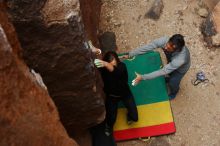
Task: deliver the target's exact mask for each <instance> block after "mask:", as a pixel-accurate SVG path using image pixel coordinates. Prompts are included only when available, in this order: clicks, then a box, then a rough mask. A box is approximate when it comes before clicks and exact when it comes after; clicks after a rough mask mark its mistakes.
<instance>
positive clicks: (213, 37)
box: [202, 2, 220, 47]
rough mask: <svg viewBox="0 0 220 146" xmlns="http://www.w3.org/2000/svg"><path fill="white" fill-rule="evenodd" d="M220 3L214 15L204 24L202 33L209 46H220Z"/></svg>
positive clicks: (214, 10) (213, 12)
mask: <svg viewBox="0 0 220 146" xmlns="http://www.w3.org/2000/svg"><path fill="white" fill-rule="evenodd" d="M219 15H220V2H219V3H218V4H217V5H216V6H215V8H214V9H213V11H212V13H211V14H210V15H209V17H208V18H207V19H206V21H205V22H204V23H203V24H202V33H203V35H204V38H205V40H206V42H207V43H208V46H210V47H212V46H214V47H219V46H220V37H219V36H220V18H219Z"/></svg>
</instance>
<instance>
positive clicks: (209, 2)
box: [200, 0, 220, 10]
mask: <svg viewBox="0 0 220 146" xmlns="http://www.w3.org/2000/svg"><path fill="white" fill-rule="evenodd" d="M200 1H202V2H204V3H205V5H206V6H207V7H208V8H209V10H212V9H213V8H214V7H215V6H216V4H217V3H218V2H219V1H220V0H200Z"/></svg>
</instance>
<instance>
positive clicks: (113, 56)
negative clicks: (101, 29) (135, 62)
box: [103, 51, 120, 63]
mask: <svg viewBox="0 0 220 146" xmlns="http://www.w3.org/2000/svg"><path fill="white" fill-rule="evenodd" d="M113 59H115V60H116V62H117V63H119V62H120V59H119V58H118V55H117V53H116V52H114V51H108V52H106V53H105V55H104V57H103V60H104V61H106V62H111V61H112V60H113Z"/></svg>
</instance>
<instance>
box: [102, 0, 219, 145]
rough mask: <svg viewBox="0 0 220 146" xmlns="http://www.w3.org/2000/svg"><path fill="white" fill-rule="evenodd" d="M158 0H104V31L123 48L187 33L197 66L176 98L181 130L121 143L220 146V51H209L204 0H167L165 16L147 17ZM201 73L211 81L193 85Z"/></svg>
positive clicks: (120, 50)
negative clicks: (204, 29)
mask: <svg viewBox="0 0 220 146" xmlns="http://www.w3.org/2000/svg"><path fill="white" fill-rule="evenodd" d="M152 2H153V0H103V6H102V14H101V20H102V21H101V23H100V27H101V31H113V32H115V33H116V36H117V44H118V47H119V52H126V51H129V50H131V49H134V48H137V47H139V46H141V45H143V44H146V43H148V42H150V41H152V40H154V39H156V38H159V37H161V36H165V35H166V36H171V35H173V34H175V33H181V34H183V35H184V36H185V41H186V44H187V46H188V48H189V50H190V52H191V63H192V65H191V68H190V70H189V71H188V73H187V74H186V75H185V77H184V79H183V80H182V82H181V88H180V92H179V93H178V95H177V97H176V98H175V99H174V100H172V101H171V106H172V110H173V116H174V121H175V124H176V130H177V131H176V133H175V134H171V135H166V136H160V137H152V138H151V139H150V140H148V141H147V142H143V141H141V140H131V141H127V142H120V143H118V146H220V82H219V78H220V65H219V64H220V59H219V57H220V49H219V48H217V49H208V48H207V47H206V46H205V43H204V41H203V36H202V34H201V32H200V25H201V23H202V21H204V20H205V18H202V17H200V16H199V15H198V14H197V11H198V9H200V8H201V7H202V5H201V3H199V2H198V0H163V2H164V9H163V12H162V14H161V17H160V18H159V20H157V21H154V20H151V19H148V18H145V17H144V15H145V13H146V12H147V11H148V10H149V8H150V6H151V4H152ZM198 71H204V72H205V74H206V76H207V78H208V79H209V83H206V84H199V85H198V86H193V85H192V84H191V81H192V80H193V79H195V74H196V73H197V72H198Z"/></svg>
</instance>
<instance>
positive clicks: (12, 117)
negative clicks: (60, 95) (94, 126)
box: [0, 3, 78, 146]
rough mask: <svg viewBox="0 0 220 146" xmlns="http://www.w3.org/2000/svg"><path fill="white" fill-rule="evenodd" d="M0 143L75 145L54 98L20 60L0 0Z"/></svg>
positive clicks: (44, 145) (8, 144)
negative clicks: (60, 117) (61, 118)
mask: <svg viewBox="0 0 220 146" xmlns="http://www.w3.org/2000/svg"><path fill="white" fill-rule="evenodd" d="M0 10H1V11H0V57H1V61H0V101H1V102H0V109H1V110H0V137H1V138H0V145H1V146H78V144H77V143H76V142H75V141H74V140H73V139H71V138H69V136H68V134H67V132H66V130H65V129H64V127H63V125H62V124H61V122H60V119H59V116H58V112H57V109H56V107H55V104H54V102H53V101H52V99H51V98H50V97H49V94H48V92H47V90H45V89H44V88H42V87H41V86H40V84H39V83H38V81H37V80H36V78H35V76H33V75H32V74H31V73H30V71H29V68H28V67H27V66H26V65H25V63H24V62H23V60H21V58H20V55H19V52H20V50H21V48H20V44H19V42H18V40H17V38H16V33H15V30H14V28H13V27H12V25H11V24H10V22H9V21H8V18H7V13H6V12H5V11H3V10H4V7H3V3H0Z"/></svg>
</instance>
